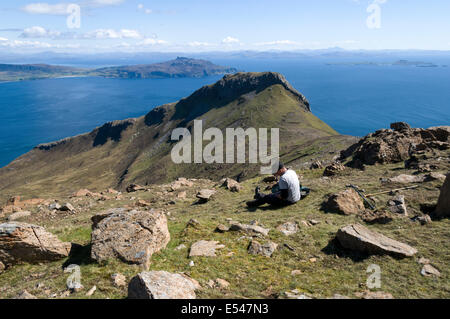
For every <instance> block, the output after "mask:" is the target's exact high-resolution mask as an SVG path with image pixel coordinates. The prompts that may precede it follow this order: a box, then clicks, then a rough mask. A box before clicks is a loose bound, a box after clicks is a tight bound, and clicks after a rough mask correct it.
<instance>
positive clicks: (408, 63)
mask: <svg viewBox="0 0 450 319" xmlns="http://www.w3.org/2000/svg"><path fill="white" fill-rule="evenodd" d="M327 65H369V66H415V67H418V68H438V67H439V65H437V64H434V63H431V62H423V61H408V60H398V61H395V62H338V63H327ZM442 67H447V65H442Z"/></svg>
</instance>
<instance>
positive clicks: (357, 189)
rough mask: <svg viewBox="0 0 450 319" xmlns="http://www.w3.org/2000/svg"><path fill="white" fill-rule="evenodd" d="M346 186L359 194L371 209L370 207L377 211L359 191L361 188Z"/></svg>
mask: <svg viewBox="0 0 450 319" xmlns="http://www.w3.org/2000/svg"><path fill="white" fill-rule="evenodd" d="M346 186H347V187H351V188H353V189H354V190H355V191H356V192H357V193H358V195H359V196H360V197H361V198H362V199H363V201H364V202H365V203H367V205H369V207H370V208H371V209H372V210H375V209H376V208H375V206H373V205H372V204H371V203H370V202H369V201H368V200H367V198H366V196H364V195H363V194H362V193H361V191H360V190H359V187H358V186H356V185H353V184H350V185H346Z"/></svg>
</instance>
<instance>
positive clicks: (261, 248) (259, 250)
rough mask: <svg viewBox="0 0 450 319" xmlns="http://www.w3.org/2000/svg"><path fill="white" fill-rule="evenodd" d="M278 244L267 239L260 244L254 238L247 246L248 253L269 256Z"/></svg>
mask: <svg viewBox="0 0 450 319" xmlns="http://www.w3.org/2000/svg"><path fill="white" fill-rule="evenodd" d="M277 247H278V244H276V243H274V242H271V241H268V242H266V243H264V244H260V243H259V242H257V241H256V240H252V241H251V243H250V245H249V246H248V253H249V254H251V255H262V256H266V257H271V256H272V254H273V253H274V252H275V250H276V249H277Z"/></svg>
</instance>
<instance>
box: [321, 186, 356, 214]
mask: <svg viewBox="0 0 450 319" xmlns="http://www.w3.org/2000/svg"><path fill="white" fill-rule="evenodd" d="M325 209H326V210H327V211H330V212H332V213H336V214H343V215H351V214H358V213H360V212H362V211H364V203H363V200H362V199H361V197H360V196H359V195H358V193H357V192H356V191H355V190H354V189H353V188H348V189H346V190H345V191H342V192H340V193H337V194H333V195H331V196H330V197H329V198H328V201H327V202H326V203H325Z"/></svg>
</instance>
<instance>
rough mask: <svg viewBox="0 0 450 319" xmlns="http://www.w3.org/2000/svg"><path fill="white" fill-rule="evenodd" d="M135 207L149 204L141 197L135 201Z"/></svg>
mask: <svg viewBox="0 0 450 319" xmlns="http://www.w3.org/2000/svg"><path fill="white" fill-rule="evenodd" d="M135 205H136V206H137V207H149V206H151V204H150V203H149V202H146V201H145V200H143V199H139V200H138V201H137V202H136V204H135Z"/></svg>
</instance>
